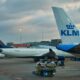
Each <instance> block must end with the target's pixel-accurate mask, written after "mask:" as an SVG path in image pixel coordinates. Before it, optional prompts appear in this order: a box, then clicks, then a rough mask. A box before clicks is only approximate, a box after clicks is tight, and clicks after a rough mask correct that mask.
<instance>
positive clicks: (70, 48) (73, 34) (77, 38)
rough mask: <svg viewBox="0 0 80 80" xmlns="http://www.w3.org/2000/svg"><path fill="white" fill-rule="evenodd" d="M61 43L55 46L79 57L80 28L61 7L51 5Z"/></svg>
mask: <svg viewBox="0 0 80 80" xmlns="http://www.w3.org/2000/svg"><path fill="white" fill-rule="evenodd" d="M52 9H53V12H54V16H55V19H56V23H57V26H58V30H59V34H60V36H61V40H62V43H61V44H59V45H57V46H56V48H57V49H59V50H62V51H65V52H69V53H72V54H74V55H76V56H77V57H80V30H79V29H78V28H77V27H76V26H75V24H74V23H73V21H72V20H71V18H70V17H68V15H67V14H66V12H65V11H64V10H63V9H62V8H58V7H53V8H52Z"/></svg>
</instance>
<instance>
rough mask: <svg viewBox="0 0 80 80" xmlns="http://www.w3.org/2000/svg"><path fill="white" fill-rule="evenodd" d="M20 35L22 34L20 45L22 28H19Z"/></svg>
mask: <svg viewBox="0 0 80 80" xmlns="http://www.w3.org/2000/svg"><path fill="white" fill-rule="evenodd" d="M19 34H20V37H19V39H20V43H21V42H22V28H19Z"/></svg>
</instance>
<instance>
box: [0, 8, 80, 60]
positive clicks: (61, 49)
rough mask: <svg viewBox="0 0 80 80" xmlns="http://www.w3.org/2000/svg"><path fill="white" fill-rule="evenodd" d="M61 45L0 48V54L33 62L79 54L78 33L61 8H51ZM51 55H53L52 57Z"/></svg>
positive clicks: (79, 38)
mask: <svg viewBox="0 0 80 80" xmlns="http://www.w3.org/2000/svg"><path fill="white" fill-rule="evenodd" d="M52 9H53V12H54V16H55V19H56V23H57V26H58V30H59V34H60V36H61V40H62V43H61V44H59V45H57V46H56V48H53V47H49V48H48V47H47V48H46V47H45V48H44V47H43V48H1V49H0V53H2V54H5V55H10V56H15V57H30V58H34V59H35V60H37V59H39V58H40V57H43V56H45V57H46V56H48V57H49V56H50V57H51V56H53V57H56V56H58V57H72V56H73V55H76V56H78V54H80V44H79V43H80V31H79V29H77V28H76V26H75V25H74V23H73V22H72V20H71V19H70V18H69V17H68V15H67V14H66V12H65V11H64V10H63V9H62V8H58V7H53V8H52ZM52 53H53V55H52Z"/></svg>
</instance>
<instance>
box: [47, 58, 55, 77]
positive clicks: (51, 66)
mask: <svg viewBox="0 0 80 80" xmlns="http://www.w3.org/2000/svg"><path fill="white" fill-rule="evenodd" d="M46 67H47V69H48V72H49V75H51V76H52V75H53V73H55V72H56V64H55V61H54V59H48V61H47V64H46Z"/></svg>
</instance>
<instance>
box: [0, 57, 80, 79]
mask: <svg viewBox="0 0 80 80" xmlns="http://www.w3.org/2000/svg"><path fill="white" fill-rule="evenodd" d="M35 64H36V63H35V62H33V59H27V58H6V59H5V58H4V59H0V80H80V62H79V61H78V62H77V61H66V62H65V67H57V68H56V70H57V72H56V74H55V76H54V77H40V76H36V75H34V74H32V71H34V70H35Z"/></svg>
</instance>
